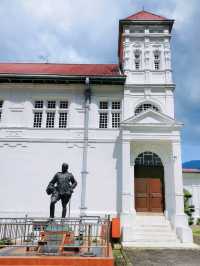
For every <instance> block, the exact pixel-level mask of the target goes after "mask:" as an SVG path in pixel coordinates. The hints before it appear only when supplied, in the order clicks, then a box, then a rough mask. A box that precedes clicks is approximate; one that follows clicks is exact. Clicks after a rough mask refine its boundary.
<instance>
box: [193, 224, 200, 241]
mask: <svg viewBox="0 0 200 266" xmlns="http://www.w3.org/2000/svg"><path fill="white" fill-rule="evenodd" d="M192 233H193V239H194V243H196V244H198V245H200V226H199V225H193V226H192Z"/></svg>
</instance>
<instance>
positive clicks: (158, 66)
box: [154, 61, 160, 70]
mask: <svg viewBox="0 0 200 266" xmlns="http://www.w3.org/2000/svg"><path fill="white" fill-rule="evenodd" d="M154 65H155V70H159V69H160V62H159V61H155V62H154Z"/></svg>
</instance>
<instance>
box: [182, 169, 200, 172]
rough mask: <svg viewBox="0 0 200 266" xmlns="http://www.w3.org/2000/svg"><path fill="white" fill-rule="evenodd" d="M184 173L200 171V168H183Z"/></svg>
mask: <svg viewBox="0 0 200 266" xmlns="http://www.w3.org/2000/svg"><path fill="white" fill-rule="evenodd" d="M183 173H200V169H191V168H183Z"/></svg>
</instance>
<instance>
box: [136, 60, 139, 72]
mask: <svg viewBox="0 0 200 266" xmlns="http://www.w3.org/2000/svg"><path fill="white" fill-rule="evenodd" d="M135 69H137V70H139V69H140V62H137V61H136V62H135Z"/></svg>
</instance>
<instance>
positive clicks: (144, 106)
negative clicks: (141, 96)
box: [135, 103, 159, 115]
mask: <svg viewBox="0 0 200 266" xmlns="http://www.w3.org/2000/svg"><path fill="white" fill-rule="evenodd" d="M148 109H151V110H155V111H157V112H159V108H158V107H157V106H155V105H153V104H151V103H143V104H141V105H139V106H138V107H137V108H136V109H135V115H138V114H139V113H141V112H144V111H146V110H148Z"/></svg>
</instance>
